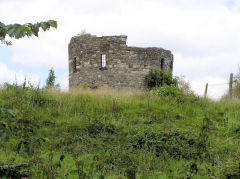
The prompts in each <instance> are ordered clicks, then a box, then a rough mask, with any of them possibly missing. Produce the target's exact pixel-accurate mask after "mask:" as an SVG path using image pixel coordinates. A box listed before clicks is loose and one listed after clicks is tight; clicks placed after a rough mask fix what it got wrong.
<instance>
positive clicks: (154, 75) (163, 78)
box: [145, 69, 178, 89]
mask: <svg viewBox="0 0 240 179" xmlns="http://www.w3.org/2000/svg"><path fill="white" fill-rule="evenodd" d="M145 82H146V86H147V88H149V89H152V88H156V87H159V86H163V85H173V86H177V82H178V80H177V78H173V77H172V73H171V72H165V71H162V70H159V69H152V70H150V71H149V73H148V74H147V75H146V77H145Z"/></svg>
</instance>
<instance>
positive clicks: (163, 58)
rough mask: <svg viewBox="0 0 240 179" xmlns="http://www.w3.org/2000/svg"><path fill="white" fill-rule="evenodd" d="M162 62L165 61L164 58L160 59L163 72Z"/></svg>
mask: <svg viewBox="0 0 240 179" xmlns="http://www.w3.org/2000/svg"><path fill="white" fill-rule="evenodd" d="M164 61H165V60H164V58H162V59H161V70H163V68H164Z"/></svg>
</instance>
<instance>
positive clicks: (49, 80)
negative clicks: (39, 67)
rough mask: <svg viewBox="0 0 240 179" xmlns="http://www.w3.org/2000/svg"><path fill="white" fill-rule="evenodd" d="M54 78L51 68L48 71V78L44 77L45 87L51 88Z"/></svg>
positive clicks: (53, 84)
mask: <svg viewBox="0 0 240 179" xmlns="http://www.w3.org/2000/svg"><path fill="white" fill-rule="evenodd" d="M55 79H56V76H55V73H54V70H53V68H51V69H50V70H49V73H48V78H47V79H46V87H48V88H53V87H54V86H55Z"/></svg>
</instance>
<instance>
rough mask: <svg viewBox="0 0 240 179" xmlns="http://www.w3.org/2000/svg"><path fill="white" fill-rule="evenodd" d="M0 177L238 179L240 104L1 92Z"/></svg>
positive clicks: (134, 96) (146, 95) (8, 88)
mask: <svg viewBox="0 0 240 179" xmlns="http://www.w3.org/2000/svg"><path fill="white" fill-rule="evenodd" d="M0 105H1V106H0V109H1V111H0V112H1V114H0V115H1V118H0V126H1V127H0V134H1V136H0V177H3V176H6V177H8V178H10V177H12V178H20V176H29V177H30V178H47V177H48V178H71V179H72V178H135V177H136V178H194V177H195V178H196V177H200V176H201V177H202V178H211V177H212V178H214V177H222V178H227V177H229V178H234V177H235V178H238V177H239V176H240V171H239V167H240V166H239V163H240V157H239V156H240V155H239V154H240V146H239V142H240V138H239V137H240V120H239V117H240V102H239V101H219V102H214V101H210V100H207V99H201V98H198V97H195V96H192V95H185V96H178V97H169V96H167V97H159V96H158V95H153V94H152V93H151V92H145V93H144V92H142V93H121V92H119V93H116V94H114V92H111V91H88V90H83V91H79V92H76V91H75V92H69V93H60V92H55V91H52V92H51V91H45V90H42V89H35V88H33V87H25V88H24V87H21V86H16V85H5V86H3V87H2V88H1V90H0Z"/></svg>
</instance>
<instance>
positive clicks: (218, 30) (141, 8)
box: [0, 0, 240, 98]
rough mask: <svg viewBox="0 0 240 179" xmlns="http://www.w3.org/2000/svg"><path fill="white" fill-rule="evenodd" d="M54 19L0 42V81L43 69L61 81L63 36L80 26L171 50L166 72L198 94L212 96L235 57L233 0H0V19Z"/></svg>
mask: <svg viewBox="0 0 240 179" xmlns="http://www.w3.org/2000/svg"><path fill="white" fill-rule="evenodd" d="M50 19H53V20H56V21H57V22H58V28H57V29H50V30H49V31H46V32H40V34H39V37H30V38H23V39H19V40H15V39H10V40H11V41H12V42H13V45H12V46H5V45H0V84H3V83H4V82H9V83H12V82H14V81H17V82H18V83H22V82H23V80H24V78H25V77H26V79H27V81H29V82H30V83H32V84H35V85H38V84H40V85H41V86H43V85H45V80H46V78H47V76H48V72H49V69H50V68H51V67H53V68H54V70H55V73H56V77H57V79H56V81H57V83H59V84H60V85H61V88H62V89H68V43H69V42H70V39H71V37H73V36H76V35H77V34H78V33H80V32H81V31H82V30H86V31H87V32H88V33H91V34H93V35H97V36H103V35H104V36H108V35H127V36H128V40H127V45H128V46H138V47H162V48H164V49H167V50H171V51H172V53H173V55H174V66H173V74H174V75H175V76H184V77H185V80H186V81H187V82H189V83H190V85H191V87H192V89H193V90H194V91H195V92H196V93H197V94H199V95H202V94H203V92H204V88H205V84H206V83H209V91H208V94H209V96H210V97H213V98H217V97H220V96H221V95H223V94H224V93H225V92H226V91H227V88H228V84H227V83H228V80H229V75H230V73H234V74H236V73H237V72H238V70H239V65H240V33H239V32H240V0H210V1H209V0H201V1H200V0H118V1H116V0H68V1H62V0H0V21H1V22H2V23H4V24H13V23H20V24H24V23H28V22H31V23H36V22H41V21H47V20H50Z"/></svg>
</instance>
